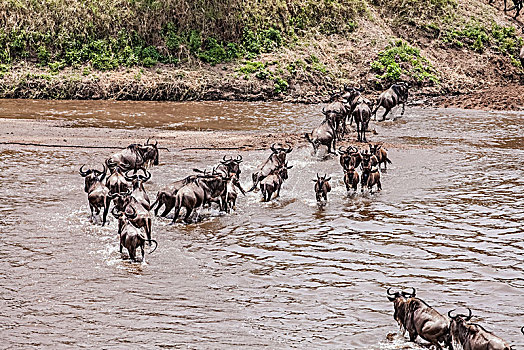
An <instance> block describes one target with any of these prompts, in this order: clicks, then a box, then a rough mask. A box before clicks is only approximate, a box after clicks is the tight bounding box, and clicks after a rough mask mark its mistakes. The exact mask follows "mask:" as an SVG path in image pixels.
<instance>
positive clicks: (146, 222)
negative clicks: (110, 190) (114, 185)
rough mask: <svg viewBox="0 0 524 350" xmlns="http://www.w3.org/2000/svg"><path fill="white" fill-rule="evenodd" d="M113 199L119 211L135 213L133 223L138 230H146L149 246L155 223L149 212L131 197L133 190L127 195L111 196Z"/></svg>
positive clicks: (117, 194)
mask: <svg viewBox="0 0 524 350" xmlns="http://www.w3.org/2000/svg"><path fill="white" fill-rule="evenodd" d="M111 198H112V199H113V200H114V203H115V208H117V209H118V210H119V211H122V212H125V213H129V212H130V211H132V212H134V213H135V215H134V217H133V218H132V219H130V221H131V223H132V224H133V226H135V227H137V228H143V229H144V231H145V232H146V237H147V240H148V242H149V244H151V243H150V242H151V234H152V225H153V223H152V220H151V214H150V213H149V210H147V209H146V208H144V206H143V205H142V204H141V203H140V202H139V201H138V200H137V199H136V198H135V197H134V196H133V195H131V190H129V191H128V192H127V193H115V194H113V195H111ZM119 230H120V229H119Z"/></svg>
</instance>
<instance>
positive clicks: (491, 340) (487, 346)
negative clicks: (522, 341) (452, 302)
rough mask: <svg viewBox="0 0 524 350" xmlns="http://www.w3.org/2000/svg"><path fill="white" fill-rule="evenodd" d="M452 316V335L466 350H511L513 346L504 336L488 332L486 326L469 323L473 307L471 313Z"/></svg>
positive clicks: (456, 342) (454, 340) (455, 341)
mask: <svg viewBox="0 0 524 350" xmlns="http://www.w3.org/2000/svg"><path fill="white" fill-rule="evenodd" d="M453 311H454V310H451V311H449V312H448V316H449V317H450V318H451V331H450V332H451V336H452V338H453V342H454V343H455V344H460V346H461V347H462V349H464V350H511V347H510V346H509V344H508V343H507V342H505V341H504V340H503V339H502V338H500V337H497V336H496V335H494V334H493V333H491V332H488V331H487V330H486V329H484V327H482V326H481V325H478V324H474V323H468V322H469V320H470V319H471V317H472V316H473V315H472V313H471V309H469V308H468V311H469V315H468V316H466V315H462V314H457V315H455V316H452V315H451V313H452V312H453Z"/></svg>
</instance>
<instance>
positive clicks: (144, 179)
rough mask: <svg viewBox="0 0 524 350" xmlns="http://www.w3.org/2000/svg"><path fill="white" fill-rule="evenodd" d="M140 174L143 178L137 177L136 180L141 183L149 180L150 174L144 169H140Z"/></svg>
mask: <svg viewBox="0 0 524 350" xmlns="http://www.w3.org/2000/svg"><path fill="white" fill-rule="evenodd" d="M142 172H143V173H144V176H141V175H138V178H139V179H140V180H142V181H143V182H146V181H148V180H149V179H150V178H151V173H150V172H149V171H147V170H146V169H144V168H142Z"/></svg>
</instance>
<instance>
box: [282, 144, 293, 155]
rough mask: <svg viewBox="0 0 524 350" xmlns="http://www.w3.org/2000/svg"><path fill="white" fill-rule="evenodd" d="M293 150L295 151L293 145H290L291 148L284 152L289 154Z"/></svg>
mask: <svg viewBox="0 0 524 350" xmlns="http://www.w3.org/2000/svg"><path fill="white" fill-rule="evenodd" d="M292 150H293V147H291V145H289V147H288V148H287V149H285V150H284V152H286V153H289V152H291V151H292Z"/></svg>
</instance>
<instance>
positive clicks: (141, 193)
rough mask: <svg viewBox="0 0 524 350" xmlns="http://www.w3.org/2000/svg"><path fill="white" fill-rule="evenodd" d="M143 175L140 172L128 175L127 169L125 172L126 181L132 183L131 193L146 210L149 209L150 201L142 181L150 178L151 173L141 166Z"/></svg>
mask: <svg viewBox="0 0 524 350" xmlns="http://www.w3.org/2000/svg"><path fill="white" fill-rule="evenodd" d="M141 169H142V171H143V173H144V176H142V175H140V174H134V175H129V171H128V172H127V173H126V174H125V178H126V180H127V181H130V182H131V183H132V185H133V190H132V192H131V195H132V196H133V197H135V199H136V201H137V202H138V203H140V205H142V206H143V207H144V209H146V210H147V211H149V210H151V202H150V201H149V196H148V195H147V192H146V190H145V188H144V182H147V181H148V180H149V179H151V173H150V172H149V171H147V170H145V169H144V168H141Z"/></svg>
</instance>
